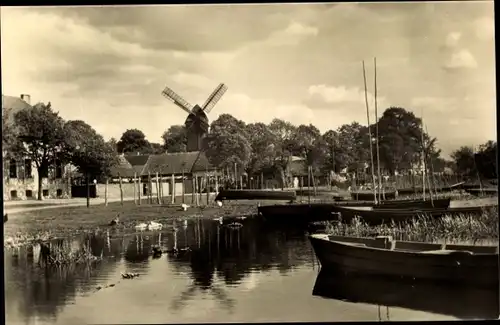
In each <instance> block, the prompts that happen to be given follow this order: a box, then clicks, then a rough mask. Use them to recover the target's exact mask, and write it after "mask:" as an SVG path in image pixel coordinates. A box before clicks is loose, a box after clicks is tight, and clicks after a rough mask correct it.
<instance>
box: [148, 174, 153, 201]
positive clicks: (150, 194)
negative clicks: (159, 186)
mask: <svg viewBox="0 0 500 325" xmlns="http://www.w3.org/2000/svg"><path fill="white" fill-rule="evenodd" d="M152 192H153V186H152V182H151V173H150V172H149V170H148V201H149V204H153V195H152V194H153V193H152Z"/></svg>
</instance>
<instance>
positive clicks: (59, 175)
mask: <svg viewBox="0 0 500 325" xmlns="http://www.w3.org/2000/svg"><path fill="white" fill-rule="evenodd" d="M62 174H63V167H62V164H61V162H60V161H58V162H56V178H62Z"/></svg>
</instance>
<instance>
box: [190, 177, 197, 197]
mask: <svg viewBox="0 0 500 325" xmlns="http://www.w3.org/2000/svg"><path fill="white" fill-rule="evenodd" d="M191 187H192V190H191V204H194V203H195V200H196V199H195V196H196V179H195V177H194V174H191Z"/></svg>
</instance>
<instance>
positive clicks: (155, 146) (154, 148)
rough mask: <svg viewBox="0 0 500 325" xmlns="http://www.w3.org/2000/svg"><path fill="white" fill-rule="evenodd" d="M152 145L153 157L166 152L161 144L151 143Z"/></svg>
mask: <svg viewBox="0 0 500 325" xmlns="http://www.w3.org/2000/svg"><path fill="white" fill-rule="evenodd" d="M150 145H151V153H152V154H153V155H159V154H162V153H164V152H165V149H164V147H163V145H161V144H159V143H156V142H151V143H150Z"/></svg>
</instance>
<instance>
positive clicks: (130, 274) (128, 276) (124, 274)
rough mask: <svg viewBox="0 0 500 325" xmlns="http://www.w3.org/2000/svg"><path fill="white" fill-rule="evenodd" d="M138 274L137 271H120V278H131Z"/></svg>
mask: <svg viewBox="0 0 500 325" xmlns="http://www.w3.org/2000/svg"><path fill="white" fill-rule="evenodd" d="M138 276H139V274H138V273H128V272H127V273H122V278H124V279H133V278H135V277H138Z"/></svg>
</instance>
